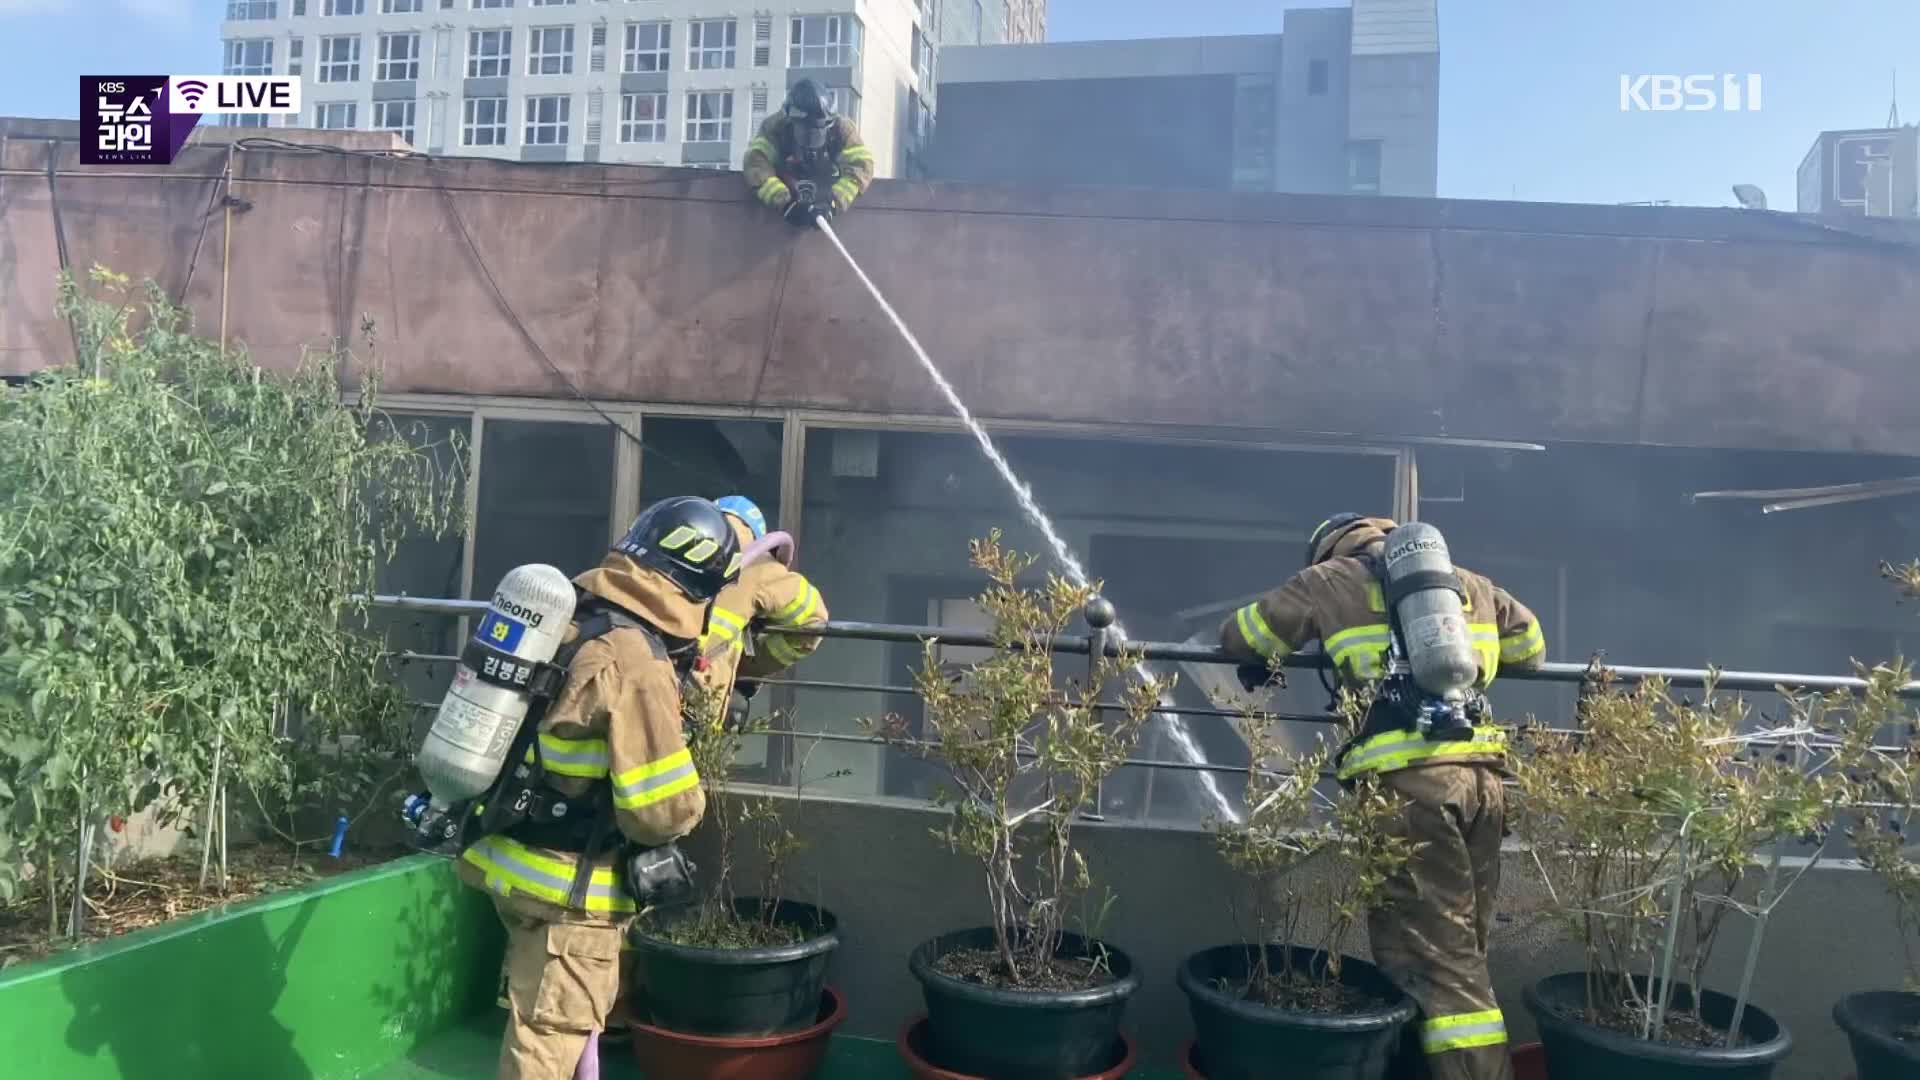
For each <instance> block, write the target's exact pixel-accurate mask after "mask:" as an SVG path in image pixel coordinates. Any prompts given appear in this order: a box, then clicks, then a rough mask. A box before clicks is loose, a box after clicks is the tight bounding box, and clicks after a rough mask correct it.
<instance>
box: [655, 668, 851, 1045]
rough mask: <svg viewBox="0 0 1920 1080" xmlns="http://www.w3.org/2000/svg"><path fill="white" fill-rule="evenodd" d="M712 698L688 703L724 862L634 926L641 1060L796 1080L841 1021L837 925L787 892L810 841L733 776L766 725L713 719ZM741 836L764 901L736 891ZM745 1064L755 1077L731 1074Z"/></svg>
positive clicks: (691, 698) (697, 762)
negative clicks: (678, 902)
mask: <svg viewBox="0 0 1920 1080" xmlns="http://www.w3.org/2000/svg"><path fill="white" fill-rule="evenodd" d="M717 699H718V695H717V694H716V693H715V692H713V691H711V690H694V691H691V692H689V693H688V695H687V700H686V703H685V705H686V711H687V715H688V716H689V717H690V718H693V721H692V722H691V723H690V724H689V728H688V730H689V735H688V741H687V742H688V749H689V750H690V751H691V753H692V756H693V761H694V767H695V768H696V769H698V770H699V773H700V783H701V785H702V787H703V788H704V789H705V792H706V797H707V811H706V818H705V822H706V824H707V826H708V827H709V828H711V829H712V830H713V835H714V840H715V843H716V845H717V847H718V854H717V857H716V858H717V862H718V866H717V867H715V868H714V872H713V874H712V877H711V879H710V881H709V883H708V884H707V886H706V888H705V889H704V890H703V894H702V896H701V898H700V899H699V900H698V901H697V902H696V903H693V904H690V905H687V906H685V907H682V908H678V909H674V910H670V911H654V912H643V913H642V914H641V915H640V917H639V918H637V919H636V920H635V921H634V926H633V931H632V933H631V934H630V936H629V941H628V947H629V949H630V952H631V961H632V972H633V979H632V988H631V995H630V998H629V1004H628V1015H629V1017H630V1018H631V1020H632V1022H633V1032H634V1040H633V1042H634V1054H635V1056H636V1057H637V1058H639V1059H640V1062H641V1064H642V1066H644V1067H646V1068H647V1069H648V1071H649V1075H656V1076H672V1077H675V1078H682V1077H685V1078H688V1080H697V1078H699V1077H706V1076H741V1075H749V1074H750V1075H752V1076H754V1077H767V1078H768V1080H781V1078H787V1077H791V1078H795V1080H797V1078H799V1077H804V1076H808V1075H811V1073H812V1072H813V1070H814V1069H815V1068H817V1067H818V1065H819V1063H820V1061H821V1060H822V1058H823V1057H824V1055H825V1054H826V1050H827V1039H828V1036H829V1035H831V1034H832V1031H833V1028H834V1027H835V1026H837V1025H838V1024H839V1022H840V1021H841V1019H842V1018H843V1017H844V1016H845V1014H846V1007H845V1003H844V1002H843V1001H842V1000H841V999H840V996H839V994H838V993H837V992H836V991H834V990H833V989H832V988H830V987H828V986H827V985H826V979H827V966H828V962H829V961H830V960H831V958H832V954H833V951H834V950H835V949H836V948H838V947H839V944H840V936H839V933H838V923H837V922H836V920H835V919H834V916H833V913H832V912H830V911H827V910H826V909H825V908H821V907H818V906H815V905H813V904H806V903H801V902H800V901H797V900H792V899H789V898H787V897H786V895H785V887H786V882H785V874H786V868H787V866H788V865H789V863H790V861H791V859H792V857H793V856H794V855H795V854H796V853H797V852H799V851H800V850H801V849H802V848H803V847H804V846H805V845H804V844H803V842H802V841H801V840H800V839H799V838H798V837H797V836H796V835H795V831H794V829H793V827H792V823H791V822H789V821H788V820H787V819H786V818H785V817H784V816H783V815H782V813H781V811H780V808H779V807H778V806H777V805H776V804H775V802H774V800H773V799H771V798H767V797H759V798H753V797H748V796H746V795H743V794H741V793H740V792H738V791H736V790H734V789H733V788H732V786H731V785H730V784H729V783H728V781H727V775H728V771H729V769H730V768H731V767H732V764H733V762H734V760H735V759H736V757H737V756H738V754H739V751H740V747H741V744H742V743H743V742H744V740H745V739H746V737H747V736H749V735H755V734H761V733H763V732H764V731H765V730H766V728H767V725H766V723H765V722H764V721H759V722H753V723H750V724H748V725H746V726H743V727H739V728H734V729H729V728H727V727H726V726H724V725H723V724H721V723H720V722H718V719H717V718H718V717H719V716H720V715H721V712H722V710H721V709H720V708H719V707H718V706H719V702H718V700H717ZM801 767H802V768H804V762H803V763H802V765H801ZM799 806H800V804H799V803H797V802H796V803H794V804H793V813H795V814H797V813H798V812H799ZM743 830H744V831H745V832H744V835H750V836H751V837H752V838H753V842H754V844H755V846H756V847H757V848H758V854H759V857H760V861H761V863H762V868H763V871H764V875H763V877H762V880H761V882H760V888H759V894H758V895H757V896H740V895H737V894H736V892H735V889H734V881H733V876H734V865H733V859H734V845H735V843H736V842H738V841H741V840H742V839H743V838H744V837H743ZM742 1068H745V1069H748V1070H749V1072H748V1073H742V1072H738V1071H729V1070H738V1069H742Z"/></svg>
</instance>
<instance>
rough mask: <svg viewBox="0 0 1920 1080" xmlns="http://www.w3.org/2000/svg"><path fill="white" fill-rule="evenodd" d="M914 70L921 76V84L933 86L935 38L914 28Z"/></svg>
mask: <svg viewBox="0 0 1920 1080" xmlns="http://www.w3.org/2000/svg"><path fill="white" fill-rule="evenodd" d="M913 48H914V53H913V72H914V74H916V75H918V76H920V85H921V86H925V87H932V86H933V39H932V38H931V37H928V36H927V35H926V34H925V33H923V32H921V30H920V28H919V27H917V26H916V27H914V28H913Z"/></svg>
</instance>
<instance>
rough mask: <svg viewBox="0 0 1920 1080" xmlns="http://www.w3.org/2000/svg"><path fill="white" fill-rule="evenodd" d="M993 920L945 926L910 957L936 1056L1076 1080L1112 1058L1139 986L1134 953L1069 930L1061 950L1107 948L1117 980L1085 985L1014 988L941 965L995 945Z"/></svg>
mask: <svg viewBox="0 0 1920 1080" xmlns="http://www.w3.org/2000/svg"><path fill="white" fill-rule="evenodd" d="M993 948H994V943H993V929H992V927H985V926H983V927H977V928H975V929H972V930H959V931H955V932H953V933H950V934H942V935H941V936H939V937H937V938H934V939H933V940H932V941H927V942H923V943H921V945H920V946H919V947H918V948H916V949H914V950H913V955H912V956H911V957H910V958H909V959H908V960H907V969H908V970H909V971H911V972H913V977H914V978H916V979H918V980H920V988H921V990H922V991H923V992H924V993H925V994H926V999H927V1032H926V1035H927V1041H926V1046H925V1051H926V1055H927V1058H928V1059H929V1061H930V1062H931V1063H932V1064H934V1065H937V1066H939V1067H940V1068H942V1069H947V1070H950V1071H952V1072H956V1073H961V1074H964V1075H968V1076H986V1077H992V1078H993V1080H1072V1078H1074V1077H1082V1076H1089V1075H1092V1074H1094V1073H1098V1072H1100V1071H1101V1070H1102V1069H1104V1068H1106V1067H1107V1066H1109V1065H1111V1064H1112V1062H1113V1058H1114V1049H1115V1047H1117V1046H1119V1045H1120V1018H1121V1016H1122V1015H1123V1014H1125V1012H1126V1010H1127V999H1128V998H1131V997H1132V996H1133V992H1134V991H1135V990H1138V989H1139V988H1140V978H1139V976H1138V975H1136V974H1134V971H1133V960H1132V958H1131V957H1129V956H1127V954H1126V953H1123V952H1121V951H1119V950H1118V949H1115V948H1113V947H1112V946H1110V945H1107V944H1105V943H1104V942H1089V941H1088V940H1087V939H1086V938H1084V937H1081V936H1080V935H1079V934H1074V933H1067V934H1064V935H1062V939H1061V943H1060V950H1059V953H1058V955H1060V956H1062V957H1076V958H1077V957H1086V956H1090V955H1104V957H1105V958H1106V963H1107V968H1108V970H1109V971H1111V972H1112V974H1113V981H1112V982H1108V983H1103V984H1101V985H1099V986H1095V987H1091V988H1089V989H1085V990H1009V989H1001V988H999V987H994V986H987V985H985V984H982V983H975V982H969V981H967V980H965V979H957V978H954V977H953V976H951V975H946V974H942V973H941V972H939V971H936V970H934V963H935V962H936V961H938V960H939V959H940V958H941V957H942V956H945V955H947V954H948V953H951V952H957V951H961V950H968V949H984V950H988V951H992V950H993Z"/></svg>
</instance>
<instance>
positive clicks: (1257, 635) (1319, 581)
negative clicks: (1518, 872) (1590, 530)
mask: <svg viewBox="0 0 1920 1080" xmlns="http://www.w3.org/2000/svg"><path fill="white" fill-rule="evenodd" d="M1397 529H1399V527H1398V526H1396V525H1395V523H1394V522H1393V521H1391V520H1390V519H1387V518H1370V517H1362V516H1360V515H1358V514H1340V515H1337V516H1335V517H1333V518H1330V519H1328V520H1327V521H1325V522H1322V523H1321V525H1320V527H1319V528H1317V529H1315V530H1314V532H1313V535H1312V537H1311V538H1310V539H1309V541H1308V557H1307V567H1306V569H1304V570H1302V571H1300V572H1299V573H1297V574H1295V575H1293V577H1292V578H1290V579H1289V580H1288V581H1287V582H1286V583H1285V584H1283V585H1281V586H1280V587H1279V588H1277V589H1274V590H1273V591H1271V592H1269V593H1267V594H1266V595H1264V596H1262V597H1261V598H1260V599H1259V600H1257V601H1255V602H1254V603H1251V604H1248V605H1247V606H1245V607H1243V608H1240V609H1239V610H1238V611H1235V612H1234V613H1233V614H1232V615H1230V616H1229V617H1228V618H1227V620H1226V622H1225V623H1224V624H1223V625H1222V626H1221V628H1220V644H1221V646H1222V648H1223V649H1225V651H1226V652H1227V653H1228V655H1229V656H1230V657H1232V658H1233V659H1236V660H1239V661H1241V662H1242V663H1243V664H1245V665H1248V666H1247V667H1243V668H1242V674H1241V678H1242V682H1243V684H1245V685H1247V686H1248V687H1249V688H1252V687H1253V686H1255V685H1258V684H1259V683H1262V682H1265V681H1266V679H1267V672H1268V665H1269V664H1270V663H1271V662H1272V661H1275V660H1277V659H1280V658H1283V657H1285V656H1286V655H1287V654H1289V653H1292V652H1296V651H1298V650H1300V649H1301V648H1303V647H1304V646H1306V645H1307V643H1309V642H1311V641H1318V642H1320V647H1321V649H1322V650H1323V651H1324V652H1325V653H1326V654H1327V656H1328V658H1329V659H1330V660H1331V661H1332V662H1333V664H1334V667H1335V670H1336V671H1337V673H1338V677H1339V678H1340V679H1341V681H1343V682H1345V683H1346V684H1348V685H1349V686H1353V685H1364V684H1374V685H1376V686H1377V687H1378V695H1377V697H1376V699H1375V702H1374V705H1373V707H1372V708H1371V709H1370V710H1369V711H1368V714H1367V717H1366V719H1365V721H1364V723H1363V727H1362V730H1361V731H1360V732H1359V733H1358V735H1357V736H1356V737H1355V739H1354V740H1353V741H1352V742H1350V743H1349V744H1348V745H1347V746H1346V747H1345V748H1343V749H1342V750H1341V752H1340V756H1339V757H1338V758H1337V759H1336V760H1337V763H1338V769H1339V777H1340V780H1341V782H1342V783H1343V784H1352V783H1357V782H1364V781H1365V780H1367V779H1368V778H1375V779H1377V782H1378V783H1380V784H1382V785H1383V786H1384V787H1385V788H1387V789H1388V790H1389V791H1391V792H1395V793H1397V794H1398V795H1399V796H1400V797H1401V798H1402V800H1403V802H1404V807H1405V809H1404V811H1403V814H1402V818H1401V828H1403V829H1404V830H1405V834H1406V835H1407V836H1408V837H1409V838H1410V839H1412V840H1413V841H1414V842H1416V843H1417V844H1420V845H1421V846H1420V847H1419V849H1418V850H1417V851H1416V853H1415V854H1414V856H1413V858H1412V859H1411V861H1409V862H1408V864H1407V865H1406V867H1405V869H1404V870H1402V871H1401V872H1400V874H1399V875H1397V877H1396V879H1395V880H1394V881H1392V882H1390V883H1389V886H1388V896H1389V902H1388V904H1387V905H1385V906H1383V907H1382V908H1380V909H1379V910H1376V911H1373V912H1370V913H1369V915H1368V919H1367V931H1368V936H1369V937H1370V938H1371V940H1372V944H1373V958H1374V963H1375V964H1377V965H1378V966H1379V967H1380V968H1381V969H1382V970H1383V971H1384V972H1385V973H1386V974H1387V976H1388V977H1389V978H1391V979H1392V980H1393V981H1394V983H1395V984H1396V985H1398V986H1399V987H1400V988H1401V989H1402V990H1404V991H1405V992H1406V993H1407V994H1408V996H1410V997H1412V998H1413V999H1414V1001H1415V1002H1416V1003H1418V1005H1419V1006H1420V1011H1421V1017H1420V1025H1419V1032H1418V1038H1419V1042H1420V1047H1421V1050H1422V1051H1423V1052H1424V1054H1425V1059H1426V1063H1427V1066H1428V1069H1429V1070H1430V1072H1431V1073H1432V1076H1433V1077H1434V1080H1511V1078H1512V1076H1513V1067H1512V1062H1511V1059H1510V1058H1509V1057H1508V1050H1507V1045H1506V1043H1507V1034H1506V1022H1505V1019H1504V1018H1503V1017H1502V1015H1501V1012H1500V1005H1499V1002H1498V1001H1496V1000H1495V999H1494V995H1493V986H1492V983H1491V982H1490V980H1489V978H1488V975H1487V934H1488V931H1489V929H1490V928H1491V926H1492V923H1493V909H1494V901H1495V899H1496V896H1497V893H1498V891H1499V884H1500V840H1501V837H1502V835H1503V834H1504V831H1505V818H1506V802H1505V798H1504V794H1503V790H1502V788H1501V786H1500V781H1501V776H1502V771H1503V766H1504V764H1505V761H1506V736H1505V733H1504V732H1503V731H1502V730H1501V729H1500V728H1499V727H1497V726H1494V725H1492V724H1491V723H1488V722H1485V721H1486V720H1487V719H1488V717H1487V716H1486V712H1485V709H1484V698H1482V697H1480V691H1481V690H1484V689H1485V687H1486V686H1487V685H1488V684H1490V683H1491V682H1492V681H1493V679H1494V676H1495V675H1496V674H1497V673H1498V672H1499V670H1500V668H1501V667H1502V666H1503V665H1504V666H1506V667H1510V668H1531V667H1537V666H1538V665H1539V664H1540V662H1541V660H1542V659H1543V658H1544V655H1545V652H1546V641H1545V639H1544V638H1543V637H1542V635H1541V632H1540V623H1539V620H1537V619H1535V618H1534V615H1533V613H1532V612H1531V611H1528V610H1527V608H1526V607H1525V606H1524V605H1522V604H1521V603H1520V602H1519V601H1517V600H1515V599H1514V598H1513V597H1512V596H1510V595H1508V594H1507V593H1506V591H1505V590H1503V589H1501V588H1499V587H1498V586H1496V585H1494V584H1493V582H1491V581H1489V580H1487V579H1486V578H1484V577H1481V576H1480V575H1478V574H1475V573H1471V572H1469V571H1466V570H1460V569H1457V568H1454V567H1453V566H1452V565H1451V562H1450V559H1449V557H1448V556H1447V554H1446V548H1445V544H1444V541H1443V540H1441V539H1440V534H1439V532H1438V531H1437V530H1434V529H1432V528H1431V527H1430V526H1424V525H1421V524H1419V523H1414V524H1413V525H1411V526H1409V527H1408V528H1407V529H1405V530H1400V531H1396V530H1397ZM1390 533H1391V534H1393V537H1394V541H1393V543H1392V544H1391V545H1389V544H1388V543H1387V541H1388V536H1389V534H1390ZM1403 538H1404V539H1403ZM1436 549H1437V551H1438V556H1437V559H1434V558H1432V556H1433V553H1434V552H1435V550H1436ZM1397 561H1398V562H1400V563H1401V565H1403V566H1413V570H1412V572H1410V573H1406V574H1401V575H1397V576H1396V574H1395V571H1394V564H1395V563H1396V562H1397ZM1422 563H1424V565H1414V564H1422ZM1432 597H1440V598H1442V599H1444V600H1445V602H1446V604H1447V605H1449V609H1448V610H1447V611H1446V612H1441V611H1439V609H1438V601H1434V600H1430V599H1429V598H1432ZM1410 598H1415V599H1413V600H1412V602H1413V603H1416V604H1421V605H1429V606H1422V607H1418V608H1410V607H1409V606H1408V603H1409V600H1410ZM1410 612H1411V614H1410ZM1436 620H1438V621H1436ZM1449 620H1450V621H1449ZM1403 621H1404V622H1405V623H1406V624H1408V625H1411V626H1412V627H1414V628H1415V630H1416V631H1418V633H1416V634H1415V635H1414V639H1415V642H1414V648H1415V649H1416V650H1424V649H1427V648H1429V646H1430V643H1431V642H1432V641H1434V640H1436V639H1437V638H1446V637H1450V638H1451V640H1452V642H1453V644H1455V645H1457V657H1456V660H1457V661H1458V662H1456V663H1455V665H1454V666H1455V668H1456V670H1458V671H1459V673H1460V677H1459V684H1458V685H1457V686H1454V687H1450V688H1448V690H1447V692H1448V695H1450V696H1449V697H1447V698H1446V699H1444V700H1443V699H1442V698H1441V697H1440V696H1438V695H1437V694H1436V693H1435V692H1434V691H1433V690H1429V689H1428V688H1427V682H1422V683H1420V684H1419V687H1418V688H1414V684H1413V683H1412V682H1410V681H1408V679H1409V678H1410V677H1409V676H1407V675H1406V674H1405V673H1406V672H1407V670H1408V669H1409V668H1411V669H1412V670H1415V671H1418V670H1420V669H1421V667H1422V663H1423V660H1424V659H1425V658H1424V657H1423V656H1420V655H1415V656H1413V657H1412V659H1411V661H1410V662H1409V661H1407V660H1406V659H1405V658H1406V657H1407V651H1406V650H1407V640H1406V639H1407V635H1405V634H1404V633H1403V631H1402V622H1403ZM1382 676H1386V678H1385V679H1383V678H1382ZM1431 681H1432V680H1428V682H1431ZM1456 706H1457V708H1456ZM1455 716H1457V717H1459V720H1458V721H1455V720H1454V719H1452V718H1453V717H1455Z"/></svg>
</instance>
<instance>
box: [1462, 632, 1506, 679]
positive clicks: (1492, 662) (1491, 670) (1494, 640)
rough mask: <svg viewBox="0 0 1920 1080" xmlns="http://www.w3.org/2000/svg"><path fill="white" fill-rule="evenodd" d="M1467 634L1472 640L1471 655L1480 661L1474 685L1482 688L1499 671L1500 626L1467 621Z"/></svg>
mask: <svg viewBox="0 0 1920 1080" xmlns="http://www.w3.org/2000/svg"><path fill="white" fill-rule="evenodd" d="M1467 635H1468V637H1470V638H1471V639H1472V640H1473V655H1474V657H1475V658H1476V659H1478V660H1479V661H1480V678H1479V679H1478V680H1476V685H1478V686H1480V687H1483V688H1484V687H1486V686H1487V685H1489V684H1490V683H1492V682H1493V677H1494V676H1495V675H1497V674H1499V673H1500V628H1499V627H1497V626H1495V625H1493V624H1492V623H1468V624H1467Z"/></svg>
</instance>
